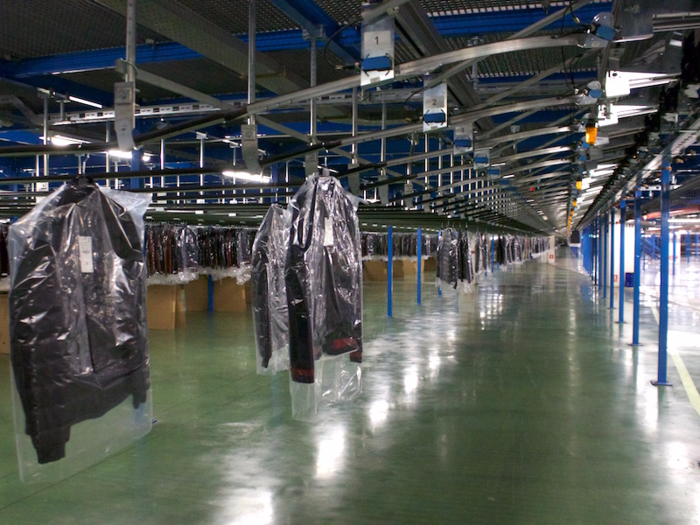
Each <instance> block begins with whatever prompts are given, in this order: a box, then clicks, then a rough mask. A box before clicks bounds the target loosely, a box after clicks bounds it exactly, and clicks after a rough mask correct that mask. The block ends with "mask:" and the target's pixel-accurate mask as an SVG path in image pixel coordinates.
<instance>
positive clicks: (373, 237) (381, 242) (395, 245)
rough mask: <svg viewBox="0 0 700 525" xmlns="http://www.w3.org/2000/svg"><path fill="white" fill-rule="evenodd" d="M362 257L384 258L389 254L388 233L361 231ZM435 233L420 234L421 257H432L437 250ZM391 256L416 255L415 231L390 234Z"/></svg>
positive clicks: (405, 256)
mask: <svg viewBox="0 0 700 525" xmlns="http://www.w3.org/2000/svg"><path fill="white" fill-rule="evenodd" d="M361 235H362V240H361V242H362V258H363V259H382V260H386V258H387V257H388V256H389V249H388V246H389V235H388V233H386V232H362V234H361ZM437 243H438V236H437V234H422V235H421V257H422V258H424V259H426V258H428V257H434V256H435V252H436V250H437ZM392 250H393V254H392V255H393V257H394V258H398V259H410V258H415V257H417V256H418V234H417V233H393V234H392Z"/></svg>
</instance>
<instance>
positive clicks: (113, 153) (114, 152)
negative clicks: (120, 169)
mask: <svg viewBox="0 0 700 525" xmlns="http://www.w3.org/2000/svg"><path fill="white" fill-rule="evenodd" d="M107 153H108V154H109V156H110V157H116V158H118V159H130V158H131V152H130V151H122V150H120V149H111V150H109V151H108V152H107Z"/></svg>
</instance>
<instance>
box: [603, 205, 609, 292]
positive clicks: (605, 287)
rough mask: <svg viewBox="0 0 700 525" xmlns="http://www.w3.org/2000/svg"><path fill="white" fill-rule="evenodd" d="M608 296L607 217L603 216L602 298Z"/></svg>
mask: <svg viewBox="0 0 700 525" xmlns="http://www.w3.org/2000/svg"><path fill="white" fill-rule="evenodd" d="M607 296H608V217H607V216H606V217H604V218H603V299H605V298H606V297H607Z"/></svg>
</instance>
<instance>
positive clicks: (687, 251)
mask: <svg viewBox="0 0 700 525" xmlns="http://www.w3.org/2000/svg"><path fill="white" fill-rule="evenodd" d="M685 258H686V261H687V262H688V264H690V233H686V234H685Z"/></svg>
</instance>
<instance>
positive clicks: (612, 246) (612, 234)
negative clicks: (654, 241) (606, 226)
mask: <svg viewBox="0 0 700 525" xmlns="http://www.w3.org/2000/svg"><path fill="white" fill-rule="evenodd" d="M610 309H611V310H614V309H615V209H614V208H613V209H612V210H610Z"/></svg>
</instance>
